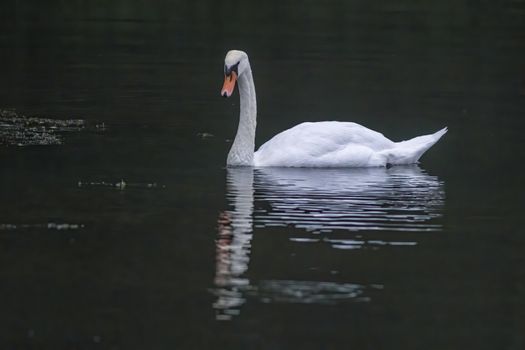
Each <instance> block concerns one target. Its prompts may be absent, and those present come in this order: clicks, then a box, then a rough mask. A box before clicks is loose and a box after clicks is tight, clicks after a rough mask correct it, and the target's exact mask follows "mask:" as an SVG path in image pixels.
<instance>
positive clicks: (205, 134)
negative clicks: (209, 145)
mask: <svg viewBox="0 0 525 350" xmlns="http://www.w3.org/2000/svg"><path fill="white" fill-rule="evenodd" d="M197 136H198V137H200V138H201V139H209V138H212V137H214V136H215V135H213V134H211V133H209V132H199V133H198V134H197Z"/></svg>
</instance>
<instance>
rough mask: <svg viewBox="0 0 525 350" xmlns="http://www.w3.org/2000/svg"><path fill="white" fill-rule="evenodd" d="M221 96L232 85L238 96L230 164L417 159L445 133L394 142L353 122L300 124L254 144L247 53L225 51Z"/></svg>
mask: <svg viewBox="0 0 525 350" xmlns="http://www.w3.org/2000/svg"><path fill="white" fill-rule="evenodd" d="M224 63H225V64H224V75H225V79H224V86H223V89H222V91H221V95H223V96H224V97H229V96H231V94H232V93H233V89H234V88H235V84H236V83H237V85H238V86H239V95H240V100H241V107H240V118H239V127H238V130H237V135H236V136H235V140H234V142H233V145H232V148H231V149H230V152H229V154H228V159H227V165H228V166H256V167H266V166H273V167H323V168H325V167H374V166H388V165H397V164H412V163H417V162H418V160H419V158H420V157H421V156H422V155H423V153H425V151H427V150H428V149H429V148H430V147H432V145H434V144H435V143H436V142H437V141H438V140H439V139H440V138H441V136H443V135H444V134H445V133H446V132H447V128H443V129H441V130H439V131H438V132H436V133H434V134H430V135H425V136H419V137H415V138H413V139H410V140H408V141H401V142H393V141H391V140H389V139H388V138H386V137H385V136H383V134H381V133H379V132H377V131H373V130H371V129H368V128H366V127H364V126H362V125H359V124H357V123H351V122H337V121H322V122H315V123H301V124H299V125H296V126H294V127H293V128H290V129H288V130H285V131H283V132H281V133H279V134H277V135H275V136H274V137H273V138H272V139H270V140H269V141H267V142H266V143H264V144H263V145H262V146H261V147H260V148H259V150H257V152H254V149H255V128H256V118H257V101H256V96H255V84H254V82H253V76H252V72H251V67H250V63H249V61H248V55H246V53H244V52H242V51H238V50H232V51H229V52H228V53H227V55H226V58H225V60H224Z"/></svg>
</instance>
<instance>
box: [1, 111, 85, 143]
mask: <svg viewBox="0 0 525 350" xmlns="http://www.w3.org/2000/svg"><path fill="white" fill-rule="evenodd" d="M84 127H85V123H84V121H83V120H80V119H70V120H59V119H49V118H37V117H26V116H23V115H19V114H17V113H16V112H15V111H13V110H2V109H0V145H6V146H36V145H39V146H42V145H61V144H62V143H63V140H62V137H61V136H60V133H63V132H71V131H80V130H82V129H83V128H84Z"/></svg>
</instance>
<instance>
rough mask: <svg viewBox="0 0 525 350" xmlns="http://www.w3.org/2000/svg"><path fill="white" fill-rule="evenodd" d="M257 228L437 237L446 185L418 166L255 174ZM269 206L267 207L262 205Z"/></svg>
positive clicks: (272, 170)
mask: <svg viewBox="0 0 525 350" xmlns="http://www.w3.org/2000/svg"><path fill="white" fill-rule="evenodd" d="M255 179H256V181H255V183H254V190H255V195H254V200H255V201H256V208H255V210H254V221H255V227H258V228H263V227H272V226H281V227H286V226H290V225H291V226H294V227H296V228H303V229H305V230H307V231H310V232H329V231H332V230H347V231H367V230H368V231H381V230H384V231H439V230H440V229H441V224H439V223H435V222H433V221H432V220H433V219H436V218H439V217H440V216H441V215H442V214H441V210H442V207H443V204H444V199H445V192H444V190H443V184H442V182H441V181H439V180H438V179H437V177H435V176H431V175H428V174H426V173H424V172H423V171H422V170H421V169H420V168H418V167H416V166H409V167H394V168H391V169H384V168H371V169H295V168H289V169H287V168H261V169H256V172H255ZM260 203H265V204H266V205H260Z"/></svg>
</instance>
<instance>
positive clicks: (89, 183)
mask: <svg viewBox="0 0 525 350" xmlns="http://www.w3.org/2000/svg"><path fill="white" fill-rule="evenodd" d="M77 186H78V187H108V188H114V189H118V190H124V189H126V188H166V186H165V185H158V184H157V183H156V182H147V183H143V182H136V183H128V182H126V181H124V179H121V180H120V181H118V182H111V181H81V180H79V181H78V182H77Z"/></svg>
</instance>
